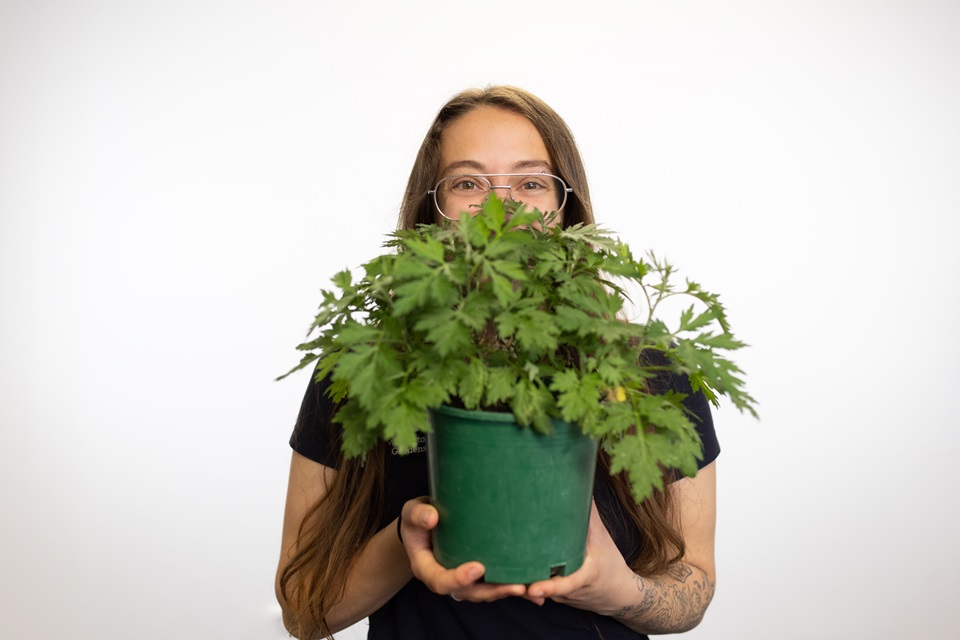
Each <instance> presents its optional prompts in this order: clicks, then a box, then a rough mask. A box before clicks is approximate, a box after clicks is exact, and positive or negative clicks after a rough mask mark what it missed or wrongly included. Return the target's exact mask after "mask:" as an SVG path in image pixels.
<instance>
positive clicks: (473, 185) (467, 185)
mask: <svg viewBox="0 0 960 640" xmlns="http://www.w3.org/2000/svg"><path fill="white" fill-rule="evenodd" d="M480 185H481V183H480V181H479V180H478V179H476V178H474V177H473V176H457V177H455V178H453V179H451V180H450V190H451V191H455V192H457V193H470V192H474V191H480V190H482V189H483V187H482V186H480Z"/></svg>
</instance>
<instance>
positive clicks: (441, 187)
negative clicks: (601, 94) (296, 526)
mask: <svg viewBox="0 0 960 640" xmlns="http://www.w3.org/2000/svg"><path fill="white" fill-rule="evenodd" d="M492 191H493V192H496V193H497V194H498V195H499V196H500V197H501V198H504V199H506V198H510V199H512V200H516V201H518V202H522V203H524V204H525V205H527V207H528V208H530V209H539V210H540V211H542V212H544V213H549V212H553V211H559V210H560V209H562V208H563V205H564V204H565V203H566V201H567V185H566V184H565V183H564V182H563V180H561V179H560V178H558V177H556V176H552V175H550V174H546V173H531V174H519V175H518V174H484V175H462V176H449V177H446V178H444V179H442V180H441V181H440V182H439V183H437V188H436V189H435V190H434V191H433V197H434V201H435V203H436V205H437V209H438V210H439V211H440V213H441V215H443V216H444V217H445V218H450V219H451V220H456V219H457V218H459V217H460V213H461V212H463V211H466V212H468V213H473V212H475V211H476V210H477V208H479V207H480V205H482V204H483V201H484V200H486V199H487V196H489V195H490V193H491V192H492Z"/></svg>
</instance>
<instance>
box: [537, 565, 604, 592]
mask: <svg viewBox="0 0 960 640" xmlns="http://www.w3.org/2000/svg"><path fill="white" fill-rule="evenodd" d="M588 563H589V560H584V563H583V566H581V567H580V568H579V569H577V570H576V571H574V572H573V573H571V574H570V575H569V576H562V577H560V576H557V577H553V578H550V579H549V580H541V581H540V582H534V583H533V584H531V585H530V587H529V588H528V589H527V594H528V595H530V596H531V597H534V598H541V597H542V598H556V597H563V596H566V595H568V594H570V593H573V592H574V591H576V590H577V589H581V588H583V587H584V586H586V585H587V584H589V583H590V577H591V575H592V574H591V571H590V568H589V567H588V566H587V565H588Z"/></svg>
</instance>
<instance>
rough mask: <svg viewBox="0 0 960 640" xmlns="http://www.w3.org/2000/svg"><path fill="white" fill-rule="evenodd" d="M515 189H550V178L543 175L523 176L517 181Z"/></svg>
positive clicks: (528, 190) (534, 190) (529, 191)
mask: <svg viewBox="0 0 960 640" xmlns="http://www.w3.org/2000/svg"><path fill="white" fill-rule="evenodd" d="M514 188H515V189H517V190H519V191H521V192H523V193H537V192H539V191H546V190H549V189H550V178H547V177H545V176H523V177H521V178H520V179H519V180H518V181H517V185H516V187H514Z"/></svg>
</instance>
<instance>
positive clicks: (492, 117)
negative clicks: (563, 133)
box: [440, 105, 550, 173]
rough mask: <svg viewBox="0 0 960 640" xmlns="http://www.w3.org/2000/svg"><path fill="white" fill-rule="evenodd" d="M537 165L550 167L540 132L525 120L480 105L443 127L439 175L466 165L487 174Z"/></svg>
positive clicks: (506, 111) (515, 115)
mask: <svg viewBox="0 0 960 640" xmlns="http://www.w3.org/2000/svg"><path fill="white" fill-rule="evenodd" d="M536 162H539V163H541V164H543V165H545V167H546V168H548V169H549V167H550V154H549V153H548V152H547V147H546V145H545V144H544V142H543V138H542V137H541V136H540V132H538V131H537V128H536V127H535V126H534V125H533V123H532V122H530V120H528V119H527V118H526V117H524V116H522V115H520V114H518V113H514V112H513V111H508V110H507V109H502V108H500V107H494V106H489V105H484V106H480V107H476V108H474V109H472V110H470V111H468V112H467V113H465V114H463V115H462V116H460V117H459V118H457V119H456V120H454V121H453V122H451V123H450V124H448V125H447V127H446V128H445V129H444V131H443V134H442V135H441V138H440V171H441V172H442V173H443V172H445V170H446V168H447V167H449V166H450V165H451V164H463V163H470V164H473V165H475V167H476V168H477V169H481V170H483V171H488V172H490V173H497V172H505V173H506V172H510V171H512V170H513V168H514V166H515V165H518V164H525V165H527V166H530V165H531V163H536Z"/></svg>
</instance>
